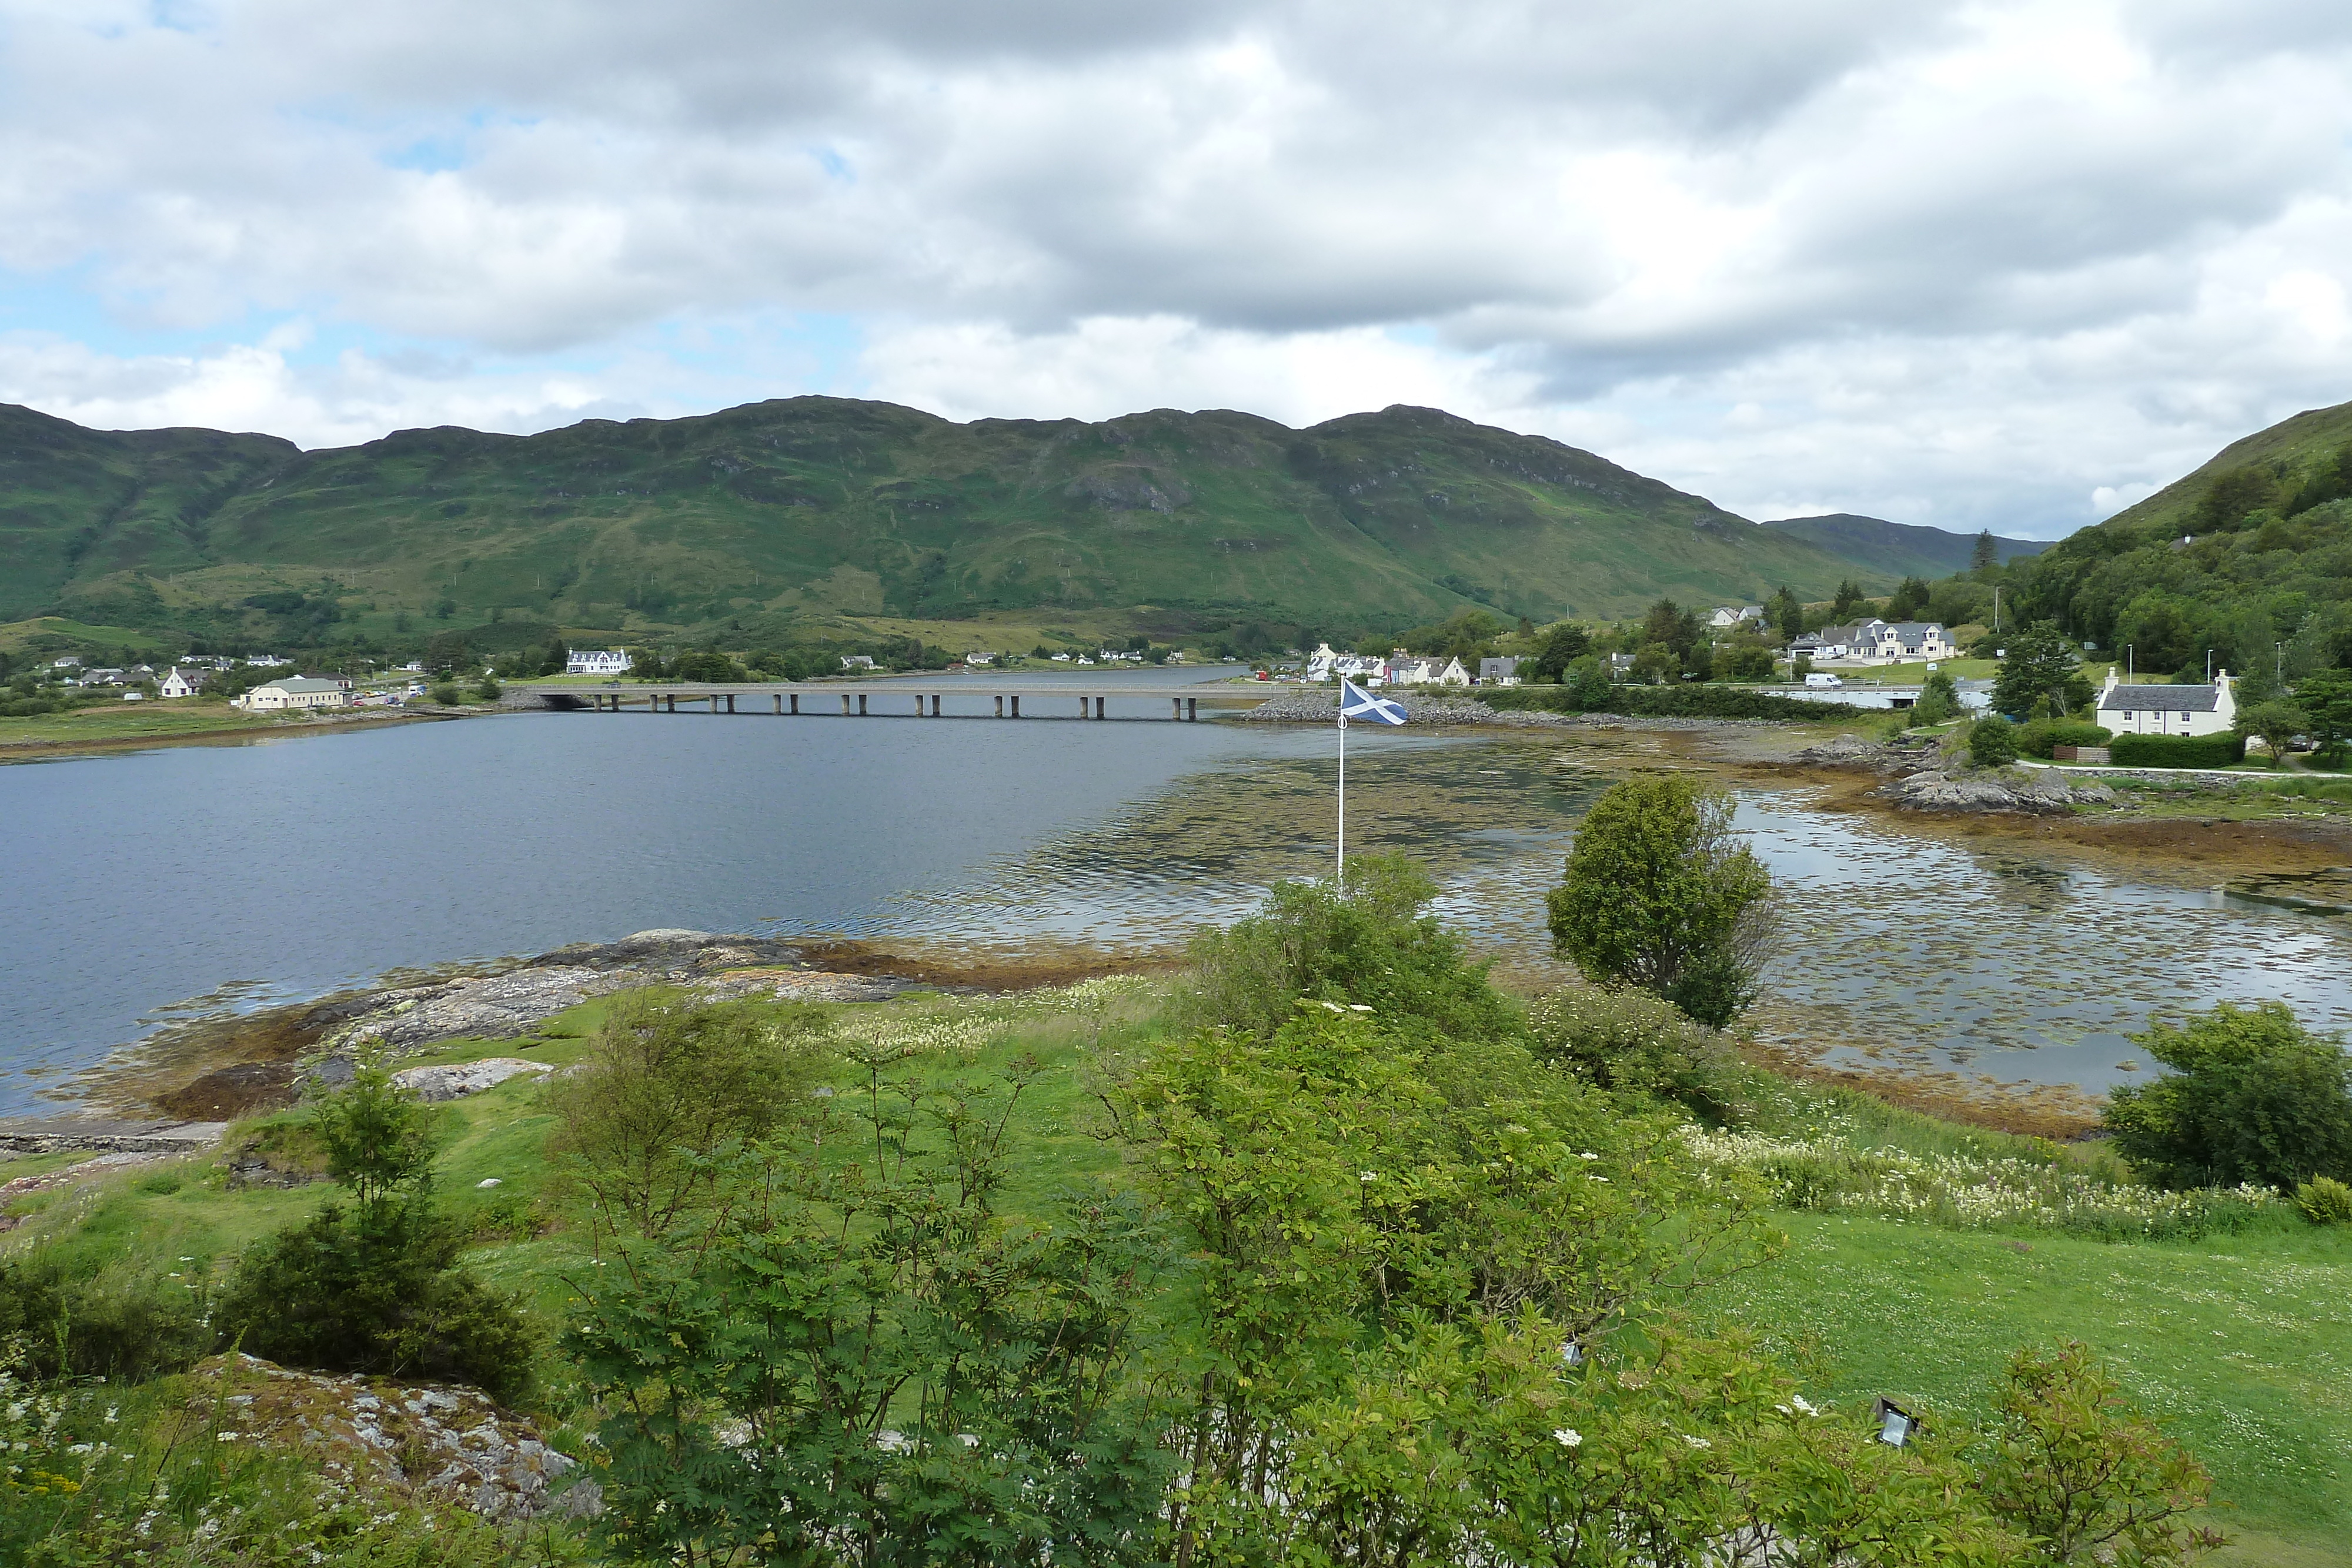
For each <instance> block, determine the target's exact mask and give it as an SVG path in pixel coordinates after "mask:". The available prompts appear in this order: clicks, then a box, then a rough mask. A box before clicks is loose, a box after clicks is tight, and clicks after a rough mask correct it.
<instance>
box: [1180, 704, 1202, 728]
mask: <svg viewBox="0 0 2352 1568" xmlns="http://www.w3.org/2000/svg"><path fill="white" fill-rule="evenodd" d="M1184 722H1185V723H1186V724H1198V723H1200V722H1201V699H1200V698H1199V697H1186V698H1185V699H1184Z"/></svg>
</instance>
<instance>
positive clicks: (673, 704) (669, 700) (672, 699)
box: [662, 692, 677, 713]
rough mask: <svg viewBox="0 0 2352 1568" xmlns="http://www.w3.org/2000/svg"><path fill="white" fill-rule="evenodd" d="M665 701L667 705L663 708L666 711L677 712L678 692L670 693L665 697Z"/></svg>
mask: <svg viewBox="0 0 2352 1568" xmlns="http://www.w3.org/2000/svg"><path fill="white" fill-rule="evenodd" d="M663 701H664V702H665V704H666V705H667V706H664V707H663V709H662V711H663V712H664V713H676V712H677V693H676V692H672V693H670V694H669V695H667V697H665V698H664V699H663Z"/></svg>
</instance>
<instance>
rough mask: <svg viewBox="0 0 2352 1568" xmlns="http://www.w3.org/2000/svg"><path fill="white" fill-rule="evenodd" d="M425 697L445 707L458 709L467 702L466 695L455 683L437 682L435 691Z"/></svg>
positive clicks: (434, 687)
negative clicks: (458, 706)
mask: <svg viewBox="0 0 2352 1568" xmlns="http://www.w3.org/2000/svg"><path fill="white" fill-rule="evenodd" d="M425 695H427V696H429V697H431V698H432V699H433V700H434V701H435V702H436V703H439V704H440V705H441V706H443V707H456V706H457V705H458V704H459V703H462V702H464V701H465V700H466V694H465V693H464V692H463V691H462V690H460V689H459V688H458V685H457V682H455V681H436V682H435V683H434V684H433V689H432V690H431V691H429V692H427V693H426V694H425Z"/></svg>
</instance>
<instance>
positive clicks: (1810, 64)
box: [0, 0, 2352, 538]
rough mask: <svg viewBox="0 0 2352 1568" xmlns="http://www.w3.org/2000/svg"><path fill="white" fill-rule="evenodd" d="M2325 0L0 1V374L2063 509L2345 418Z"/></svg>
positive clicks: (202, 390)
mask: <svg viewBox="0 0 2352 1568" xmlns="http://www.w3.org/2000/svg"><path fill="white" fill-rule="evenodd" d="M2347 286H2352V6H2347V5H2344V4H2343V0H2226V3H2210V4H2209V3H2202V0H2141V3H2137V4H2132V3H2123V4H2091V3H2084V4H2076V3H2073V0H2032V3H2025V4H2000V3H1978V4H1944V3H1941V0H1905V3H1903V4H1900V5H1887V4H1885V0H1773V4H1770V5H1757V4H1755V3H1754V0H1643V3H1642V4H1640V5H1630V4H1622V3H1616V4H1608V5H1600V4H1590V3H1584V0H1446V3H1445V4H1442V5H1441V4H1436V3H1434V0H1417V3H1413V4H1401V3H1396V0H1344V3H1343V0H1185V3H1184V4H1182V5H1139V4H1118V3H1115V0H995V3H987V0H859V3H858V4H856V5H843V4H840V3H839V0H826V3H822V4H820V3H816V0H665V3H664V4H661V5H647V4H645V3H644V0H629V3H626V4H614V3H606V0H563V3H561V4H558V3H555V0H499V4H496V5H483V4H481V3H480V0H401V4H398V5H349V4H337V5H328V4H323V3H320V0H151V3H145V4H132V3H129V0H0V402H21V403H25V404H28V405H30V406H32V407H35V408H38V409H41V410H44V411H46V412H47V413H55V414H58V415H61V416H63V417H65V418H68V419H72V420H76V421H79V422H80V423H85V424H89V425H94V426H98V427H101V428H108V429H130V428H142V427H149V426H155V425H163V424H199V425H211V426H217V427H224V428H228V429H236V430H257V431H266V432H269V433H272V434H279V435H283V436H287V437H289V438H290V439H292V440H294V441H297V442H299V443H300V444H303V445H305V446H310V447H317V446H333V445H344V444H352V443H356V442H361V441H366V440H370V439H373V438H374V437H376V436H379V435H383V434H386V433H387V432H390V431H392V430H395V429H400V428H404V427H409V426H416V425H432V424H462V425H469V426H473V427H475V428H478V429H488V430H502V431H511V432H515V433H519V434H524V433H530V432H532V431H537V430H543V429H549V428H551V427H554V426H558V425H562V424H568V423H572V422H574V421H576V420H579V419H583V418H588V417H604V418H631V417H637V416H645V415H650V416H655V417H665V418H667V417H672V416H676V415H679V414H688V413H705V412H709V411H710V410H713V409H718V408H725V407H729V406H732V405H734V404H737V403H740V402H752V401H755V400H758V399H761V398H768V397H782V396H791V395H794V394H798V393H803V392H824V393H832V394H837V395H842V396H852V397H867V398H878V399H885V400H887V401H890V402H902V403H908V404H911V405H913V406H915V407H918V408H923V409H928V410H929V411H931V412H933V413H940V414H943V415H946V416H947V417H950V418H953V419H971V418H977V417H982V416H1020V417H1030V418H1056V417H1062V416H1072V415H1074V416H1076V417H1079V418H1085V419H1101V418H1108V417H1110V416H1113V415H1116V414H1119V413H1129V412H1132V411H1135V410H1139V409H1149V408H1183V409H1196V408H1238V409H1245V410H1248V411H1251V412H1253V413H1261V414H1265V415H1267V416H1269V417H1271V418H1274V419H1277V420H1280V421H1282V422H1284V423H1288V424H1293V425H1303V424H1307V423H1314V422H1316V421H1319V420H1324V419H1328V418H1332V417H1334V416H1336V415H1339V414H1342V413H1351V412H1356V411H1360V410H1364V409H1374V408H1380V407H1383V406H1386V405H1388V404H1390V403H1395V402H1408V403H1421V404H1429V405H1434V406H1437V407H1443V408H1446V409H1450V410H1453V411H1454V412H1455V413H1460V414H1463V415H1465V416H1467V417H1469V418H1472V419H1475V420H1479V421H1482V422H1485V423H1493V424H1498V425H1502V426H1505V427H1507V428H1509V429H1513V430H1518V431H1526V432H1530V433H1533V434H1542V435H1548V436H1552V437H1555V438H1557V439H1559V440H1561V441H1565V442H1568V443H1570V444H1574V445H1577V446H1581V447H1585V448H1587V449H1590V450H1591V451H1595V452H1598V453H1600V454H1601V455H1604V456H1606V457H1609V458H1611V459H1612V460H1613V461H1616V462H1619V463H1622V464H1623V465H1626V466H1628V467H1631V468H1633V469H1636V470H1638V471H1640V472H1643V473H1645V474H1651V475H1654V476H1657V477H1659V478H1662V479H1664V480H1666V481H1668V482H1669V483H1672V484H1675V485H1677V486H1681V487H1683V488H1685V489H1688V490H1692V491H1696V492H1697V493H1699V494H1701V495H1705V496H1706V497H1709V498H1710V499H1712V500H1714V501H1715V502H1717V504H1719V505H1721V506H1723V507H1727V508H1728V509H1730V510H1732V511H1734V512H1737V513H1739V514H1741V515H1743V516H1747V517H1755V518H1759V519H1760V518H1765V517H1786V516H1797V515H1805V514H1810V513H1817V512H1832V511H1851V512H1861V513H1865V514H1868V515H1872V516H1877V517H1890V518H1894V519H1896V520H1898V521H1905V522H1916V523H1928V524H1933V525H1935V526H1937V527H1942V528H1953V529H1958V530H1963V531H1973V530H1975V529H1977V528H1993V529H1994V530H1995V531H1996V532H2000V533H2005V534H2016V535H2023V536H2028V537H2038V538H2055V537H2058V536H2061V535H2063V534H2065V533H2067V532H2069V531H2071V530H2072V529H2074V528H2079V527H2081V526H2083V525H2084V524H2085V523H2088V522H2092V521H2095V520H2096V519H2097V518H2099V517H2105V516H2107V515H2109V514H2111V513H2112V512H2114V511H2115V510H2116V509H2118V508H2120V507H2124V506H2127V505H2129V504H2130V503H2131V502H2132V501H2134V500H2136V499H2137V498H2139V497H2142V496H2145V495H2147V494H2148V493H2150V492H2151V491H2152V490H2154V489H2155V488H2157V487H2158V486H2161V485H2163V484H2165V483H2167V482H2168V481H2170V480H2172V479H2174V478H2177V477H2179V476H2180V475H2182V474H2184V473H2187V472H2189V470H2190V469H2192V468H2194V467H2196V466H2197V465H2200V463H2202V462H2203V461H2204V460H2205V459H2206V458H2207V457H2209V456H2210V455H2211V454H2212V453H2213V452H2214V451H2215V450H2217V449H2218V448H2219V447H2221V445H2223V444H2226V443H2228V442H2229V441H2231V440H2233V439H2235V438H2237V437H2238V436H2240V435H2243V434H2248V433H2250V432H2252V431H2253V430H2256V429H2259V428H2260V427H2262V426H2263V425H2265V424H2268V423H2273V422H2274V421H2276V420H2278V419H2281V418H2284V416H2286V415H2288V414H2290V413H2294V412H2296V411H2298V410H2300V409H2305V408H2312V407H2319V406H2325V405H2327V404H2331V403H2336V402H2346V401H2347V400H2352V353H2347V350H2348V349H2352V340H2347V326H2348V325H2352V317H2347V303H2346V296H2347Z"/></svg>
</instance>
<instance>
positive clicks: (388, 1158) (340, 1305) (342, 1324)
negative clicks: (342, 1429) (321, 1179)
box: [214, 1063, 537, 1401]
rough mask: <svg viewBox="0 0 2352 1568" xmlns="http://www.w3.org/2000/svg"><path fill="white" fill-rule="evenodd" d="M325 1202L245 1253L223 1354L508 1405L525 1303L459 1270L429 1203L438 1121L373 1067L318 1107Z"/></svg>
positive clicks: (524, 1358) (516, 1388)
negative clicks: (332, 1188) (472, 1391)
mask: <svg viewBox="0 0 2352 1568" xmlns="http://www.w3.org/2000/svg"><path fill="white" fill-rule="evenodd" d="M317 1125H318V1131H319V1136H320V1142H321V1143H323V1144H324V1145H325V1146H326V1150H327V1172H328V1174H329V1175H330V1176H333V1177H334V1179H335V1180H336V1181H338V1182H341V1184H342V1185H343V1186H345V1187H347V1188H349V1189H350V1190H351V1192H352V1196H353V1197H355V1198H356V1199H357V1200H358V1201H357V1204H356V1205H355V1206H354V1207H353V1208H352V1209H351V1210H350V1211H348V1212H347V1211H346V1210H345V1209H344V1208H343V1207H342V1206H341V1205H340V1204H330V1205H328V1206H327V1207H325V1208H323V1209H321V1210H320V1212H319V1213H318V1214H317V1215H315V1216H313V1217H312V1218H310V1219H309V1220H306V1221H304V1222H303V1223H302V1224H299V1225H295V1226H289V1228H286V1229H284V1230H281V1231H279V1232H278V1234H277V1235H275V1236H273V1237H270V1238H269V1239H267V1240H265V1241H261V1242H259V1243H257V1244H256V1245H255V1246H253V1247H251V1248H249V1249H247V1251H246V1253H245V1255H244V1256H243V1257H242V1258H240V1259H238V1260H237V1264H236V1272H235V1273H234V1274H233V1275H232V1276H231V1277H230V1279H229V1282H228V1285H227V1286H226V1289H225V1290H224V1291H223V1292H222V1296H221V1302H220V1307H219V1310H218V1311H217V1312H215V1314H214V1322H215V1326H216V1327H217V1329H218V1331H219V1333H220V1338H221V1341H222V1343H224V1344H225V1345H226V1344H236V1345H237V1346H238V1347H239V1348H241V1349H243V1350H245V1351H246V1352H247V1353H249V1354H254V1355H258V1356H263V1357H266V1358H267V1359H268V1360H271V1361H276V1362H280V1363H283V1364H287V1365H289V1366H303V1367H315V1368H317V1369H319V1370H320V1371H325V1372H359V1373H368V1374H373V1375H381V1376H387V1377H421V1378H437V1379H445V1380H449V1381H454V1382H460V1383H470V1384H473V1385H476V1386H477V1387H479V1388H481V1389H483V1390H485V1391H486V1392H488V1394H490V1395H491V1396H493V1397H495V1398H499V1399H503V1400H508V1401H511V1400H513V1399H515V1398H516V1397H518V1396H520V1395H521V1394H522V1393H523V1392H524V1391H525V1390H526V1389H527V1388H528V1387H529V1386H530V1379H531V1361H532V1357H533V1354H534V1353H535V1351H536V1349H537V1336H536V1334H535V1333H534V1332H533V1331H532V1329H531V1327H530V1322H529V1321H528V1320H527V1319H526V1318H525V1317H524V1315H523V1312H522V1309H521V1306H520V1303H519V1302H517V1301H514V1300H512V1299H509V1298H508V1297H505V1296H501V1295H499V1294H497V1293H495V1292H493V1291H490V1290H489V1289H488V1287H486V1286H485V1285H483V1283H482V1282H481V1281H479V1280H478V1279H476V1278H475V1277H474V1276H473V1275H472V1274H470V1273H468V1272H467V1270H465V1269H463V1268H462V1267H460V1266H459V1264H458V1261H457V1254H458V1252H459V1250H460V1249H462V1247H463V1246H464V1244H465V1239H464V1237H463V1236H462V1235H461V1234H460V1233H459V1231H458V1229H457V1227H455V1226H453V1225H451V1224H449V1223H448V1222H447V1221H446V1219H445V1218H443V1217H442V1216H441V1215H439V1214H438V1213H436V1210H435V1207H434V1204H433V1194H432V1185H431V1167H432V1160H433V1138H432V1134H431V1126H432V1119H431V1115H430V1113H429V1112H427V1111H426V1109H425V1106H423V1105H422V1104H420V1103H418V1102H417V1101H416V1099H415V1096H414V1095H412V1094H409V1093H407V1092H404V1091H403V1090H400V1089H398V1088H397V1087H395V1086H394V1083H393V1082H392V1079H391V1075H390V1074H389V1073H388V1072H387V1071H385V1070H384V1069H383V1067H382V1066H381V1065H380V1064H377V1063H370V1064H368V1065H367V1066H364V1067H362V1069H361V1070H360V1072H359V1075H358V1076H357V1078H355V1079H354V1080H353V1081H352V1083H351V1084H350V1085H349V1086H348V1087H346V1088H345V1089H343V1090H342V1091H341V1092H339V1093H337V1094H336V1095H334V1096H333V1098H331V1100H329V1101H328V1102H327V1103H325V1104H323V1105H322V1106H320V1111H319V1115H318V1118H317Z"/></svg>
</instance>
